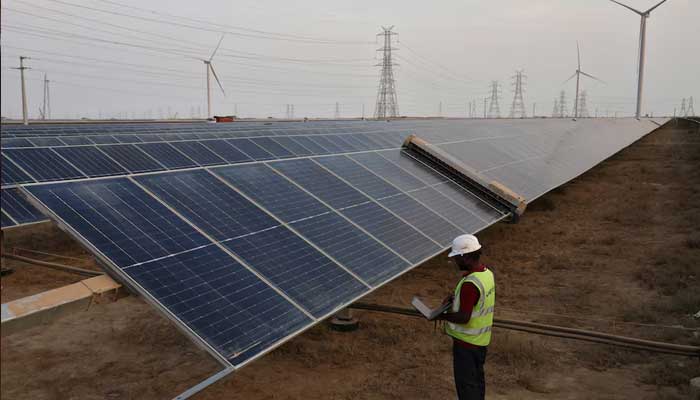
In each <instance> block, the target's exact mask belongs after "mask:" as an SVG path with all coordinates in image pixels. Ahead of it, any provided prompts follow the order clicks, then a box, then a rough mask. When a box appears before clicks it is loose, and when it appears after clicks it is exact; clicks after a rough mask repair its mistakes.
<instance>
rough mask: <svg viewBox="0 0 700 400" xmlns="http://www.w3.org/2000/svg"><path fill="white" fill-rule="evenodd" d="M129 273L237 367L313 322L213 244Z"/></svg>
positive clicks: (152, 262)
mask: <svg viewBox="0 0 700 400" xmlns="http://www.w3.org/2000/svg"><path fill="white" fill-rule="evenodd" d="M125 272H126V273H127V274H129V275H130V276H131V277H132V278H133V279H134V280H136V281H137V282H139V284H140V285H141V286H143V288H144V289H145V290H146V291H148V292H149V293H150V294H151V295H153V296H154V297H155V298H156V299H157V300H158V301H159V302H160V303H161V304H163V305H164V306H165V307H166V308H168V309H169V310H170V311H172V312H173V314H175V315H176V316H177V317H178V318H179V319H180V320H181V321H182V322H184V323H185V324H186V325H187V326H189V327H190V328H191V329H192V330H193V331H194V332H196V333H197V334H198V335H199V336H200V337H202V338H203V339H204V340H205V341H206V342H207V343H209V345H211V346H212V347H213V348H214V349H216V350H217V352H219V353H220V354H222V355H223V356H224V357H225V358H227V359H229V360H230V361H231V362H232V363H233V364H240V363H242V362H244V361H245V360H247V359H249V358H251V357H253V356H255V355H256V354H258V353H260V352H261V351H263V350H265V349H266V348H269V347H270V346H271V345H272V344H274V343H275V342H277V341H279V340H281V339H283V338H285V337H287V336H289V335H291V334H293V333H294V332H297V331H299V330H300V329H302V328H304V327H305V326H307V325H309V324H311V323H312V322H313V321H312V320H311V319H310V318H309V317H308V316H306V314H304V313H303V312H302V311H301V310H299V309H298V308H297V307H295V306H294V305H292V303H290V302H289V301H287V300H286V299H285V298H284V297H282V296H281V295H280V294H279V293H277V292H276V291H274V290H273V289H272V288H271V287H270V286H268V285H267V284H266V283H264V282H263V281H262V280H260V279H259V278H258V277H257V276H255V274H253V273H252V272H250V271H249V270H248V269H246V268H245V267H243V266H242V265H241V264H239V263H238V262H236V260H234V259H233V258H232V257H231V256H229V255H228V254H226V252H224V251H223V250H222V249H220V248H218V247H216V246H213V245H212V246H206V247H203V248H200V249H197V250H194V251H188V252H184V253H181V254H177V255H175V256H173V257H168V258H165V259H159V260H154V261H149V262H146V263H144V264H141V265H138V266H134V267H131V268H127V269H126V270H125Z"/></svg>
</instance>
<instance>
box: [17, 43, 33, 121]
mask: <svg viewBox="0 0 700 400" xmlns="http://www.w3.org/2000/svg"><path fill="white" fill-rule="evenodd" d="M24 60H31V58H29V57H25V56H19V67H18V68H14V69H18V70H19V75H20V79H21V80H22V123H23V124H24V125H29V115H27V89H26V87H25V85H24V70H25V69H31V68H29V67H25V66H24Z"/></svg>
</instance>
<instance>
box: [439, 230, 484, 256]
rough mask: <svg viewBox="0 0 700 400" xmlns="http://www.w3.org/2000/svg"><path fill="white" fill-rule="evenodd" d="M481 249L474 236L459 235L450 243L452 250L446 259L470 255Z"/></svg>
mask: <svg viewBox="0 0 700 400" xmlns="http://www.w3.org/2000/svg"><path fill="white" fill-rule="evenodd" d="M480 248H481V244H480V243H479V239H477V238H476V236H474V235H459V236H457V237H456V238H455V240H453V241H452V250H451V251H450V254H448V255H447V256H448V257H454V256H460V255H462V254H467V253H471V252H474V251H477V250H479V249H480Z"/></svg>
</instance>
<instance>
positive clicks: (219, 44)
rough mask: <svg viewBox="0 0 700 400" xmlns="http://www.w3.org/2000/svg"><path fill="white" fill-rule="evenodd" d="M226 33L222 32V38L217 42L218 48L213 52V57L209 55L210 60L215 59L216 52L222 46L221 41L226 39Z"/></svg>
mask: <svg viewBox="0 0 700 400" xmlns="http://www.w3.org/2000/svg"><path fill="white" fill-rule="evenodd" d="M225 35H226V34H225V33H222V34H221V39H219V43H217V45H216V48H215V49H214V52H213V53H211V57H209V62H211V60H213V59H214V55H215V54H216V52H217V51H218V50H219V46H221V42H222V41H223V40H224V36H225Z"/></svg>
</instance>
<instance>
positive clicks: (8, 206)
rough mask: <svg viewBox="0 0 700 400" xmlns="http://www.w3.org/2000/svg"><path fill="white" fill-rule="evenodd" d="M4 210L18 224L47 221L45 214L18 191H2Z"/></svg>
mask: <svg viewBox="0 0 700 400" xmlns="http://www.w3.org/2000/svg"><path fill="white" fill-rule="evenodd" d="M2 210H3V211H5V212H6V213H7V215H9V216H11V217H12V219H14V220H15V221H17V223H18V224H26V223H29V222H37V221H42V220H45V219H47V218H46V217H45V216H44V214H42V213H41V212H40V211H39V210H37V209H36V208H35V207H34V206H33V205H31V204H29V202H28V201H27V199H25V198H24V197H23V196H22V195H21V194H20V193H19V191H18V190H17V189H3V190H2Z"/></svg>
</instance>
